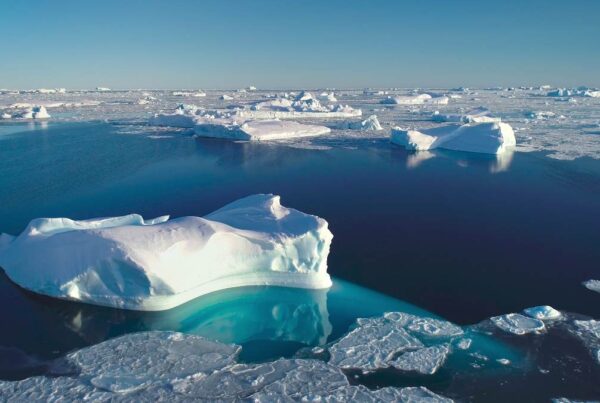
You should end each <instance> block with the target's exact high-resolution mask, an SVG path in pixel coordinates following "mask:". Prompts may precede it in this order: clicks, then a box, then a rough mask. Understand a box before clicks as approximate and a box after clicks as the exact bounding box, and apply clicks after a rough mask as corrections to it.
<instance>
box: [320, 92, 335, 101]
mask: <svg viewBox="0 0 600 403" xmlns="http://www.w3.org/2000/svg"><path fill="white" fill-rule="evenodd" d="M319 98H322V99H324V100H325V101H327V102H337V98H336V97H335V94H334V93H333V92H322V93H320V94H319Z"/></svg>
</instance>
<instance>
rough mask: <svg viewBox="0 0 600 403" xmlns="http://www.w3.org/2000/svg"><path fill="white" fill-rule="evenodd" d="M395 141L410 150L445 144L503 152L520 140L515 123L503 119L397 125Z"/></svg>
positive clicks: (448, 146)
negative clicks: (410, 126) (422, 126)
mask: <svg viewBox="0 0 600 403" xmlns="http://www.w3.org/2000/svg"><path fill="white" fill-rule="evenodd" d="M391 141H392V143H394V144H397V145H400V146H404V147H405V148H406V149H408V150H417V151H422V150H431V149H434V148H444V149H447V150H456V151H468V152H477V153H485V154H501V153H503V152H504V151H506V149H507V148H508V147H512V146H515V144H516V140H515V135H514V132H513V129H512V127H510V125H508V124H506V123H501V122H486V123H468V124H464V125H445V126H440V127H434V128H429V129H422V130H411V129H402V128H399V127H395V128H393V129H392V133H391Z"/></svg>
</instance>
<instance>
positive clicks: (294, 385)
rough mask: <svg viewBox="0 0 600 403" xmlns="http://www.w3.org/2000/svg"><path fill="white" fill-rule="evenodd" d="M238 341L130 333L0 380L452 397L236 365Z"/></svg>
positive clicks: (47, 386) (314, 367) (326, 397)
mask: <svg viewBox="0 0 600 403" xmlns="http://www.w3.org/2000/svg"><path fill="white" fill-rule="evenodd" d="M239 351H240V347H239V346H236V345H227V344H222V343H218V342H212V341H209V340H206V339H204V338H201V337H199V336H193V335H185V334H182V333H174V332H144V333H133V334H128V335H125V336H121V337H118V338H115V339H111V340H108V341H105V342H103V343H100V344H97V345H95V346H91V347H87V348H84V349H82V350H79V351H76V352H73V353H70V354H68V355H67V356H66V357H65V358H64V359H62V360H61V361H62V362H61V364H62V365H61V366H62V367H64V368H67V369H69V370H70V371H68V372H67V374H66V376H65V374H61V373H56V374H54V373H52V372H51V373H50V374H48V375H49V376H36V377H32V378H27V379H24V380H21V381H12V382H11V381H0V395H2V396H10V397H11V399H13V400H14V401H21V400H32V399H34V400H44V401H58V400H65V401H74V400H77V401H84V400H85V401H88V400H90V401H97V400H101V401H156V402H163V401H164V402H167V401H168V402H173V401H174V402H186V401H198V400H200V401H240V400H244V401H366V402H386V401H398V402H432V403H437V402H439V403H447V402H452V400H450V399H447V398H445V397H442V396H439V395H437V394H435V393H433V392H431V391H430V390H428V389H427V388H424V387H406V388H395V387H385V388H381V389H378V390H370V389H367V388H366V387H364V386H362V385H358V386H354V385H350V383H349V382H348V379H347V378H346V376H345V375H344V373H343V372H342V371H341V370H340V369H339V368H337V367H335V366H332V365H330V364H327V363H325V362H322V361H319V360H314V359H313V360H308V359H279V360H276V361H271V362H264V363H259V364H239V363H237V355H238V353H239Z"/></svg>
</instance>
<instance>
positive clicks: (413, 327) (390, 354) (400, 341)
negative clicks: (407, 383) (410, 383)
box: [329, 312, 463, 371]
mask: <svg viewBox="0 0 600 403" xmlns="http://www.w3.org/2000/svg"><path fill="white" fill-rule="evenodd" d="M462 334H463V331H462V329H461V328H460V327H458V326H456V325H454V324H452V323H450V322H446V321H442V320H438V319H433V318H427V317H419V316H414V315H410V314H406V313H402V312H389V313H386V314H385V315H384V316H383V317H378V318H366V319H358V320H357V327H356V328H355V329H353V330H352V331H351V332H350V333H348V334H347V335H345V336H344V337H343V338H341V339H340V340H339V341H337V342H335V343H334V344H332V345H331V346H330V348H329V353H330V360H329V363H330V364H332V365H336V366H339V367H341V368H356V369H361V370H363V371H374V370H377V369H381V368H388V367H390V366H393V365H394V364H393V363H394V360H395V358H396V357H397V356H398V354H399V353H406V352H409V351H414V350H420V349H423V348H425V347H426V346H425V344H424V343H423V342H431V341H436V340H439V339H448V338H452V337H455V336H460V335H462ZM433 352H434V350H431V351H430V350H426V351H425V352H423V353H422V355H421V356H419V355H411V356H407V357H406V358H407V360H408V359H409V358H411V360H413V361H412V362H413V363H414V362H415V360H416V359H418V358H419V357H421V358H423V359H424V360H425V358H426V357H427V356H430V355H431V356H433V355H434V354H433ZM430 353H431V354H430ZM440 354H441V353H440ZM446 354H447V352H446ZM431 358H432V357H431ZM433 361H435V360H433V358H432V359H431V360H429V361H428V362H429V363H432V362H433ZM442 361H443V360H442ZM407 362H408V361H407ZM403 365H408V364H403ZM414 365H416V364H414ZM426 365H428V364H427V363H425V362H424V363H423V368H425V366H426ZM440 365H441V364H440Z"/></svg>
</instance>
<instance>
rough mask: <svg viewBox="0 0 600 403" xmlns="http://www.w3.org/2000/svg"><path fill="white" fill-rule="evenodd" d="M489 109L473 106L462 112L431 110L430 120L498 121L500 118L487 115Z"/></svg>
mask: <svg viewBox="0 0 600 403" xmlns="http://www.w3.org/2000/svg"><path fill="white" fill-rule="evenodd" d="M489 114H490V110H489V109H487V108H481V107H480V108H475V109H472V110H470V111H468V112H465V113H463V114H456V113H454V114H453V113H440V111H435V112H433V115H431V120H433V121H434V122H455V123H484V122H500V118H496V117H492V116H489Z"/></svg>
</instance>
